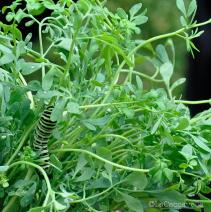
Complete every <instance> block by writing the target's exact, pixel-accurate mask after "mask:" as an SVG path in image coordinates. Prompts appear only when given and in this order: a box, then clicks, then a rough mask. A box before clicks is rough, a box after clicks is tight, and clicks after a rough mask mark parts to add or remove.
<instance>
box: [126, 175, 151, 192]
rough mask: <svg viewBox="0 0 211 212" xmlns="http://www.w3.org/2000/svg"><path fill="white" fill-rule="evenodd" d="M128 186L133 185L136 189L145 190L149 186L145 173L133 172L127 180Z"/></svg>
mask: <svg viewBox="0 0 211 212" xmlns="http://www.w3.org/2000/svg"><path fill="white" fill-rule="evenodd" d="M125 182H126V183H127V184H128V185H132V186H133V187H134V189H137V190H143V189H145V188H146V186H147V184H148V180H147V177H146V175H145V174H144V173H137V172H133V173H131V174H130V175H128V176H127V177H126V178H125Z"/></svg>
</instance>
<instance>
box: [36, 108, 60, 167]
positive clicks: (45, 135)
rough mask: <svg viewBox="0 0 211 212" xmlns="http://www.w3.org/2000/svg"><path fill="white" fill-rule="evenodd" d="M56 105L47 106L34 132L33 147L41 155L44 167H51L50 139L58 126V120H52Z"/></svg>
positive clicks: (41, 164)
mask: <svg viewBox="0 0 211 212" xmlns="http://www.w3.org/2000/svg"><path fill="white" fill-rule="evenodd" d="M53 108H54V106H47V107H46V109H45V110H44V111H43V113H42V115H41V117H40V119H39V121H38V124H37V126H36V128H35V132H34V141H33V148H34V150H35V152H37V154H38V155H39V159H40V162H41V163H40V166H41V167H42V168H43V169H48V168H49V166H50V165H49V159H50V158H49V152H48V141H49V138H50V136H51V134H52V131H53V129H54V128H55V126H56V122H54V121H51V120H50V116H51V113H52V110H53Z"/></svg>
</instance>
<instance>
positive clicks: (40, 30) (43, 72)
mask: <svg viewBox="0 0 211 212" xmlns="http://www.w3.org/2000/svg"><path fill="white" fill-rule="evenodd" d="M39 43H40V56H41V58H43V55H44V50H43V40H42V22H41V23H39ZM44 76H45V66H44V63H42V79H43V78H44Z"/></svg>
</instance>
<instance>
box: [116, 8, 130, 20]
mask: <svg viewBox="0 0 211 212" xmlns="http://www.w3.org/2000/svg"><path fill="white" fill-rule="evenodd" d="M117 14H118V16H119V17H120V18H124V19H127V18H128V16H127V13H126V12H125V11H124V10H123V9H122V8H117Z"/></svg>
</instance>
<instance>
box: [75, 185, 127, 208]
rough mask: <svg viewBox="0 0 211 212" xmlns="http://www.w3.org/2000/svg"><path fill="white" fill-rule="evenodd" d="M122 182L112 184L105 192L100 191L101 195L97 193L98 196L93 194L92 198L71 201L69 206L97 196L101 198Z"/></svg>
mask: <svg viewBox="0 0 211 212" xmlns="http://www.w3.org/2000/svg"><path fill="white" fill-rule="evenodd" d="M123 182H124V181H120V182H118V183H116V184H114V185H113V186H111V187H109V188H107V189H106V190H104V191H102V192H101V193H98V194H95V195H93V196H90V197H86V198H83V199H79V200H75V201H72V202H71V204H74V203H80V202H84V201H88V200H90V199H94V198H97V197H99V196H102V195H103V194H106V193H107V192H108V191H110V190H111V189H112V188H114V187H115V186H117V185H119V184H121V183H123Z"/></svg>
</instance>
